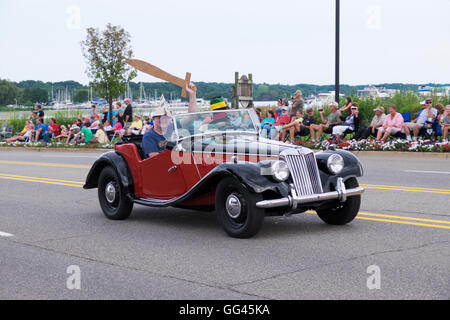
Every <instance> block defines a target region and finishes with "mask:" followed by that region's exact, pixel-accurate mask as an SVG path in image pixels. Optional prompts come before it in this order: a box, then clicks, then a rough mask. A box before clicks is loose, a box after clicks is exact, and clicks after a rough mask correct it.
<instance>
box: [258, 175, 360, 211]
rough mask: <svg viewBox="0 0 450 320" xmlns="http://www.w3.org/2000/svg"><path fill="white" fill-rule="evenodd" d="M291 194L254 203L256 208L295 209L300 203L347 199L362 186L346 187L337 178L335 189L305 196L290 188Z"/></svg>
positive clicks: (357, 192) (340, 179) (355, 194)
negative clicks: (298, 194)
mask: <svg viewBox="0 0 450 320" xmlns="http://www.w3.org/2000/svg"><path fill="white" fill-rule="evenodd" d="M291 193H292V195H291V196H288V197H286V198H281V199H273V200H264V201H260V202H257V203H256V206H257V207H258V208H263V209H270V208H278V207H291V208H292V209H296V208H297V206H298V205H299V204H300V205H301V204H305V203H312V202H319V201H326V200H335V199H337V200H339V201H340V202H345V201H347V197H352V196H358V195H361V194H363V193H364V188H361V187H358V188H352V189H346V188H345V185H344V181H343V179H342V178H339V179H338V181H337V184H336V191H332V192H325V193H319V194H312V195H307V196H297V195H296V193H295V190H294V189H292V190H291Z"/></svg>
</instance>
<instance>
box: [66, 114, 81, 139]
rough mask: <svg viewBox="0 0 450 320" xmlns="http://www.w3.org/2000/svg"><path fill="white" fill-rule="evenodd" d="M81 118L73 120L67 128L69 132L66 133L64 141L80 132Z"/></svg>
mask: <svg viewBox="0 0 450 320" xmlns="http://www.w3.org/2000/svg"><path fill="white" fill-rule="evenodd" d="M80 126H81V120H79V119H78V120H77V121H75V122H74V123H73V124H72V126H71V127H70V128H69V133H68V135H67V140H66V143H69V142H70V139H72V138H74V137H75V135H77V134H78V133H79V132H80V130H81V129H80Z"/></svg>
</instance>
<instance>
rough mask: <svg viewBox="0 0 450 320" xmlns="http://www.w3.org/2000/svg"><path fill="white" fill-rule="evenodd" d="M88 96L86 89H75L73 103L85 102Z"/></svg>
mask: <svg viewBox="0 0 450 320" xmlns="http://www.w3.org/2000/svg"><path fill="white" fill-rule="evenodd" d="M88 96H89V90H88V89H80V90H77V91H75V93H74V95H73V102H75V103H79V102H86V101H87V100H88V99H89V98H88Z"/></svg>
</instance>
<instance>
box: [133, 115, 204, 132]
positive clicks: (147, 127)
mask: <svg viewBox="0 0 450 320" xmlns="http://www.w3.org/2000/svg"><path fill="white" fill-rule="evenodd" d="M208 118H209V122H211V117H209V116H208ZM205 120H206V118H205ZM205 120H203V122H205ZM203 122H202V124H203ZM209 122H208V123H209ZM151 128H153V121H152V120H150V117H149V116H148V115H145V116H144V123H143V126H142V130H141V134H144V133H146V132H147V131H148V130H150V129H151Z"/></svg>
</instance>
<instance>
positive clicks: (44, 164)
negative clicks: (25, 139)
mask: <svg viewBox="0 0 450 320" xmlns="http://www.w3.org/2000/svg"><path fill="white" fill-rule="evenodd" d="M0 164H18V165H25V166H42V167H58V168H76V169H90V168H91V166H82V165H77V164H62V163H47V162H28V161H6V160H0Z"/></svg>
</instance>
